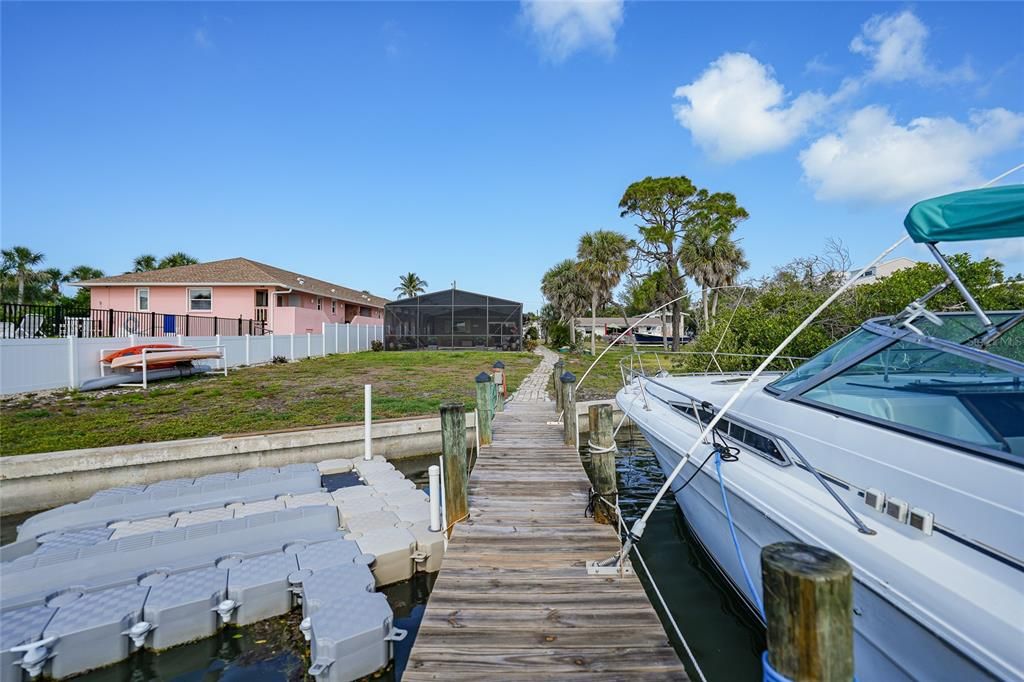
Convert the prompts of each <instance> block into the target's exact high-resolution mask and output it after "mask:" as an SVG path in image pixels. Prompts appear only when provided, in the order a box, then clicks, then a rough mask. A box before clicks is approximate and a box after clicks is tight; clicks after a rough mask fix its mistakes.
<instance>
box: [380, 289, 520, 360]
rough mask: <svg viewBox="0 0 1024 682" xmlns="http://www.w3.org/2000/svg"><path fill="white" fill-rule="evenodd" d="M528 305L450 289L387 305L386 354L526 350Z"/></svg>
mask: <svg viewBox="0 0 1024 682" xmlns="http://www.w3.org/2000/svg"><path fill="white" fill-rule="evenodd" d="M522 345H523V304H522V303H516V302H515V301H509V300H506V299H504V298H495V297H494V296H485V295H483V294H474V293H473V292H471V291H462V290H460V289H447V290H445V291H438V292H435V293H431V294H423V295H421V296H415V297H413V298H403V299H401V300H398V301H393V302H392V303H388V304H387V305H385V306H384V347H385V348H386V349H387V350H417V349H420V350H437V349H442V348H443V349H474V348H479V349H489V350H521V349H522Z"/></svg>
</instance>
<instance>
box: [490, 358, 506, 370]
mask: <svg viewBox="0 0 1024 682" xmlns="http://www.w3.org/2000/svg"><path fill="white" fill-rule="evenodd" d="M491 367H493V368H494V369H505V363H504V362H502V361H501V360H498V361H496V362H495V363H494V364H493V365H491Z"/></svg>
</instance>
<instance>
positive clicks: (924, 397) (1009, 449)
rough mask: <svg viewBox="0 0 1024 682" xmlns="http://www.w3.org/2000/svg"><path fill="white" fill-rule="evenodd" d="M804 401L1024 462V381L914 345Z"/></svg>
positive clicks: (890, 349)
mask: <svg viewBox="0 0 1024 682" xmlns="http://www.w3.org/2000/svg"><path fill="white" fill-rule="evenodd" d="M1011 333H1012V332H1011ZM1020 340H1021V339H1020V338H1018V339H1017V341H1018V342H1019V341H1020ZM801 398H803V399H806V400H810V401H813V402H816V403H820V404H822V405H825V406H830V407H834V408H839V409H840V410H842V411H845V412H851V413H855V414H859V415H863V416H866V417H869V418H871V419H872V420H878V421H882V422H889V423H891V424H893V425H895V426H898V427H905V428H908V429H910V430H911V431H914V432H920V433H923V434H925V435H931V436H937V437H939V438H940V439H944V440H948V439H952V440H954V441H960V442H962V443H966V444H970V445H975V446H982V447H985V448H989V449H992V450H997V451H1001V452H1005V453H1011V454H1013V455H1015V456H1018V457H1014V459H1015V460H1018V461H1019V460H1020V457H1024V376H1022V375H1021V374H1017V373H1013V372H1010V371H1007V370H1003V369H998V368H995V367H992V366H990V365H986V364H984V363H981V362H977V361H975V360H972V359H970V358H967V357H964V356H961V355H956V354H954V353H949V352H946V351H942V350H936V349H935V348H931V347H927V346H921V345H918V344H915V343H913V342H912V341H906V340H904V341H898V342H896V343H894V344H892V345H890V346H887V347H886V348H884V349H883V350H880V351H879V352H877V353H875V354H874V355H871V356H869V357H868V358H866V359H864V360H863V361H861V362H858V363H857V364H855V365H852V366H851V367H848V368H847V369H845V370H843V371H842V372H840V373H839V374H837V375H836V376H834V377H832V378H831V379H828V380H827V381H824V382H823V383H821V384H819V385H817V386H815V387H813V388H811V389H809V390H807V391H806V392H804V393H803V394H802V396H801Z"/></svg>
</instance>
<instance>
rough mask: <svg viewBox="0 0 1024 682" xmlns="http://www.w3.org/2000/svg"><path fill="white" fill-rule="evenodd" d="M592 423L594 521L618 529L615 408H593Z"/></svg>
mask: <svg viewBox="0 0 1024 682" xmlns="http://www.w3.org/2000/svg"><path fill="white" fill-rule="evenodd" d="M588 416H589V419H590V441H589V442H588V443H587V445H588V446H589V448H590V472H591V475H590V480H591V483H593V487H594V495H595V497H596V499H595V501H594V520H595V521H597V522H598V523H607V524H609V525H615V524H616V523H617V521H618V520H617V517H616V513H615V504H616V501H617V499H618V494H619V491H618V482H617V480H616V476H615V439H614V437H613V435H612V430H613V429H612V422H613V420H612V406H611V405H591V406H590V409H589V410H588Z"/></svg>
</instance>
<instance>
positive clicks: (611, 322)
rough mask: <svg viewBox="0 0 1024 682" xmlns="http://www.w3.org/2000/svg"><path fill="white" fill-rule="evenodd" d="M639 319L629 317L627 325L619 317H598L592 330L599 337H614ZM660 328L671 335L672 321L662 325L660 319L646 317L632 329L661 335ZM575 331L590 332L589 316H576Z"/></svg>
mask: <svg viewBox="0 0 1024 682" xmlns="http://www.w3.org/2000/svg"><path fill="white" fill-rule="evenodd" d="M640 320H641V318H639V317H630V318H629V325H627V324H626V320H624V319H622V318H621V317H599V318H597V319H596V320H594V325H593V330H594V333H596V334H597V338H599V339H603V338H605V337H608V336H611V337H614V336H618V335H619V334H621V333H622V332H624V331H626V328H627V326H630V327H632V326H633V325H635V324H637V322H640ZM684 326H685V325H684ZM662 330H664V333H665V334H669V335H671V334H672V323H671V322H667V323H666V324H665V325H662V322H661V319H660V318H657V317H648V318H647V319H645V320H643V322H640V324H638V325H637V326H636V327H635V328H634V329H633V331H634V332H635V333H637V334H647V335H652V336H661V335H662ZM576 332H577V333H579V334H590V333H591V318H589V317H577V318H576Z"/></svg>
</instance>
